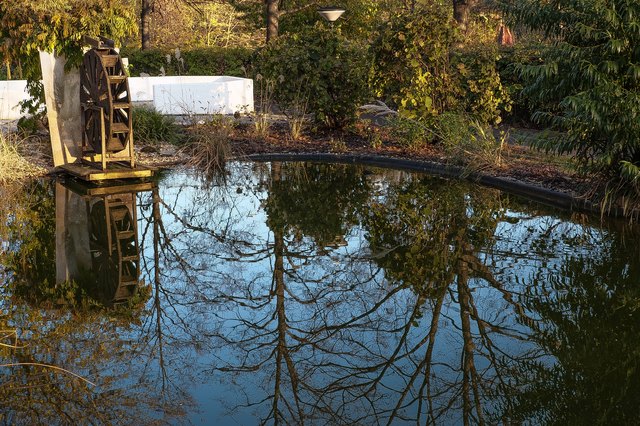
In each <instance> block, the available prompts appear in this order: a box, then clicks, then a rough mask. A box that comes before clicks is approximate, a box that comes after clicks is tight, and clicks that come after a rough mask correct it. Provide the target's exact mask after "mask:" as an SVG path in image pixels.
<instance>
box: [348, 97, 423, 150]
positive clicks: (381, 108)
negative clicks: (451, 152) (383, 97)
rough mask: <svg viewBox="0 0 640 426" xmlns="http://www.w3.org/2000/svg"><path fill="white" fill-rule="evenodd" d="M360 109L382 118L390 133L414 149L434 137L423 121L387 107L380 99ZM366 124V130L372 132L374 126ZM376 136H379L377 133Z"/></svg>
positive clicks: (401, 142) (400, 142)
mask: <svg viewBox="0 0 640 426" xmlns="http://www.w3.org/2000/svg"><path fill="white" fill-rule="evenodd" d="M360 110H361V111H363V112H365V113H368V114H371V115H372V116H373V117H374V118H378V119H383V120H384V121H385V122H386V125H387V126H388V127H389V129H390V133H391V135H392V136H393V137H394V138H395V139H396V141H397V142H398V143H399V144H401V145H405V146H408V147H409V148H414V149H415V148H420V147H421V146H424V145H425V144H426V143H428V142H432V141H433V139H434V136H435V134H434V132H433V131H432V130H431V129H430V128H429V127H428V126H427V125H426V124H425V123H424V122H422V121H421V120H417V119H412V118H409V117H407V116H405V115H404V114H400V113H398V111H395V110H393V109H391V108H389V107H388V106H387V104H385V103H384V102H382V101H375V103H373V104H367V105H363V106H361V107H360ZM368 124H369V125H368V126H367V128H368V132H374V131H375V127H376V126H372V125H371V123H368ZM376 137H377V138H380V136H379V134H378V135H376ZM369 139H371V137H369ZM374 148H375V146H374Z"/></svg>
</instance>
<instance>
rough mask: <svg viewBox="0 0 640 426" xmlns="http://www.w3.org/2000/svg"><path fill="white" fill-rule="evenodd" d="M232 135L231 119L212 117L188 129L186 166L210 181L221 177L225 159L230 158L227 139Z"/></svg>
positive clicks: (229, 146)
mask: <svg viewBox="0 0 640 426" xmlns="http://www.w3.org/2000/svg"><path fill="white" fill-rule="evenodd" d="M232 133H233V119H231V118H229V117H225V116H214V118H213V119H212V120H211V121H209V122H205V123H201V124H195V125H193V126H191V127H190V128H189V131H188V137H187V142H186V146H185V149H186V150H187V151H188V152H189V161H188V163H187V164H188V165H189V166H191V167H194V168H195V169H196V171H198V172H199V173H202V177H204V178H205V180H207V181H210V180H212V179H215V178H220V177H223V174H221V172H223V171H224V169H225V166H226V162H227V159H228V158H229V157H230V156H231V153H232V152H231V145H230V144H229V139H230V138H231V135H232Z"/></svg>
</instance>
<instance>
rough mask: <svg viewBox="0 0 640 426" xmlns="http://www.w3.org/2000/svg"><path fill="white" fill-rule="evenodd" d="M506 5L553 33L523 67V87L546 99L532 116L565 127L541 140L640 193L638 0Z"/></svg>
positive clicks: (540, 99) (538, 98)
mask: <svg viewBox="0 0 640 426" xmlns="http://www.w3.org/2000/svg"><path fill="white" fill-rule="evenodd" d="M508 10H509V12H510V13H511V16H512V17H513V18H514V19H515V20H516V21H517V22H518V23H520V24H522V25H524V26H526V27H528V28H530V29H533V30H536V31H542V32H544V33H545V34H546V35H547V36H548V40H549V41H550V46H549V48H548V49H547V50H546V53H545V55H544V63H543V64H540V65H530V66H525V67H523V68H522V74H523V76H524V77H525V78H526V79H527V80H528V86H527V87H526V88H525V91H526V94H528V95H529V96H531V97H532V98H533V99H534V100H536V101H538V102H541V103H543V104H546V105H549V106H551V107H550V108H547V109H544V108H543V109H540V110H538V111H537V112H536V113H535V114H534V119H535V120H537V121H539V122H543V123H551V124H553V125H554V126H556V127H558V128H559V129H562V130H564V131H566V135H563V136H562V138H561V139H559V140H556V141H552V143H550V144H546V145H544V147H545V148H547V149H549V150H553V151H556V152H558V153H573V154H574V155H575V156H576V158H577V159H578V160H579V163H580V164H581V165H582V166H583V170H584V171H589V172H596V173H601V174H604V175H605V176H608V177H612V178H616V179H622V180H623V181H624V182H627V183H631V184H633V189H634V190H635V194H636V195H640V185H639V184H638V183H639V182H640V48H639V47H638V46H640V3H638V2H637V1H635V0H612V1H605V0H592V1H588V2H585V1H581V0H551V1H546V0H545V1H540V0H526V1H518V2H513V3H511V4H510V5H509V7H508ZM554 106H555V108H554Z"/></svg>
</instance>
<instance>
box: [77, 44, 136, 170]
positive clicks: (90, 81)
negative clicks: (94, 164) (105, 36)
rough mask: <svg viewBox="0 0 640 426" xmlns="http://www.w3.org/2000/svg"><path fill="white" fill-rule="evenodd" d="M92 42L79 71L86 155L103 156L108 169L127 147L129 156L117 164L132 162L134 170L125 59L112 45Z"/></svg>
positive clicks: (129, 98) (104, 166) (83, 141)
mask: <svg viewBox="0 0 640 426" xmlns="http://www.w3.org/2000/svg"><path fill="white" fill-rule="evenodd" d="M92 42H93V43H94V48H93V49H91V50H89V51H87V53H85V55H84V59H83V62H82V67H81V68H80V104H81V106H82V146H83V154H88V155H91V154H100V155H101V160H102V168H103V169H106V161H111V159H110V158H109V157H110V156H111V155H112V154H115V153H119V152H121V151H123V150H125V149H126V148H127V147H128V148H129V156H128V157H127V156H123V155H120V156H119V157H118V158H117V160H129V161H130V163H131V167H132V168H133V166H134V160H133V143H132V140H131V135H132V121H131V96H130V94H129V82H128V81H127V75H126V73H125V70H124V66H123V64H122V59H121V58H120V55H118V52H116V50H115V49H114V48H113V47H112V43H107V44H105V43H103V42H102V41H97V40H92Z"/></svg>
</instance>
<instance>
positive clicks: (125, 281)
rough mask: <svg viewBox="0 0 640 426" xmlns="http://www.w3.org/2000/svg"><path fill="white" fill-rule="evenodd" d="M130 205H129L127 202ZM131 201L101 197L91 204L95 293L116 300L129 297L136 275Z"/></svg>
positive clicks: (135, 250)
mask: <svg viewBox="0 0 640 426" xmlns="http://www.w3.org/2000/svg"><path fill="white" fill-rule="evenodd" d="M128 204H131V205H128ZM135 208H136V205H135V202H133V201H132V202H131V203H127V202H125V201H123V200H121V199H119V198H116V199H111V198H105V199H103V200H99V201H97V202H96V203H95V204H93V206H92V207H91V212H90V220H91V233H90V242H91V251H92V260H93V271H94V272H95V273H96V276H97V281H98V282H97V284H98V293H100V294H101V296H102V298H103V299H104V300H108V301H110V302H120V301H123V300H126V299H128V298H129V297H131V296H132V295H133V294H134V293H135V290H136V288H137V285H138V277H139V275H140V257H139V253H138V236H137V230H136V220H137V219H136V213H135Z"/></svg>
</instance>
